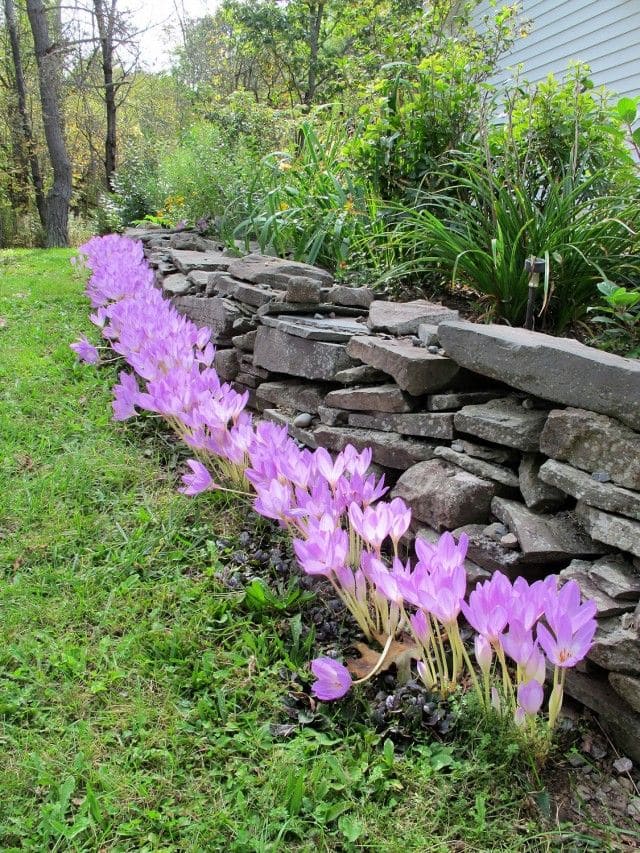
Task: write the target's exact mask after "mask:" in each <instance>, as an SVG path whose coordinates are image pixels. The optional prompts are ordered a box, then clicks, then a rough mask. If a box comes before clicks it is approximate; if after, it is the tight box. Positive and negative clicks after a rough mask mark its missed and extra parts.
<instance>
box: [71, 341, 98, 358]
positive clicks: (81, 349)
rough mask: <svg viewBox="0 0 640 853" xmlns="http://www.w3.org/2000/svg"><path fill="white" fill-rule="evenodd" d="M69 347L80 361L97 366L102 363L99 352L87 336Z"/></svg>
mask: <svg viewBox="0 0 640 853" xmlns="http://www.w3.org/2000/svg"><path fill="white" fill-rule="evenodd" d="M69 346H70V347H71V349H72V350H73V351H74V352H75V354H76V355H77V357H78V361H83V362H85V364H97V363H98V362H99V361H100V355H99V354H98V350H97V349H96V348H95V347H94V345H93V344H92V343H89V341H88V340H87V338H86V336H85V335H83V336H82V337H81V338H80V340H79V341H76V342H75V343H74V344H70V345H69Z"/></svg>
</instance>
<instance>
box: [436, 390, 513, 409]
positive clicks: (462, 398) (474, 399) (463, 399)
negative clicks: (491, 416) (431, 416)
mask: <svg viewBox="0 0 640 853" xmlns="http://www.w3.org/2000/svg"><path fill="white" fill-rule="evenodd" d="M503 394H504V392H503V391H498V390H494V391H450V392H448V393H446V394H431V395H430V396H429V397H427V409H428V411H430V412H453V411H456V410H457V409H461V408H462V407H463V406H473V405H475V404H476V403H488V402H489V400H495V399H496V398H497V397H501V396H503Z"/></svg>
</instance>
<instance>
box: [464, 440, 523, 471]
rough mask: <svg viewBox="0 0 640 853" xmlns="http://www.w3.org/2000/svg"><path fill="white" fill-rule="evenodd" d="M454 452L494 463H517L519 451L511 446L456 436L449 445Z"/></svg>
mask: <svg viewBox="0 0 640 853" xmlns="http://www.w3.org/2000/svg"><path fill="white" fill-rule="evenodd" d="M451 449H452V450H455V451H456V453H466V454H467V456H474V457H475V458H476V459H484V460H485V461H486V462H495V463H496V465H511V466H514V465H517V464H518V462H519V460H520V453H519V452H518V451H517V450H516V449H515V448H513V447H500V446H499V445H497V444H478V443H477V442H475V441H467V439H466V438H460V437H458V438H456V440H455V441H454V443H453V444H452V445H451Z"/></svg>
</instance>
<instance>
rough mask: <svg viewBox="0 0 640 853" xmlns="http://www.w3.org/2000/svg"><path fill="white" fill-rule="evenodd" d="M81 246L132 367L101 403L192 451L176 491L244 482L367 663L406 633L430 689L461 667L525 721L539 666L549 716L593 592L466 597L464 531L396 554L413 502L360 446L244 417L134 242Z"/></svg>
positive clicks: (340, 680) (239, 400)
mask: <svg viewBox="0 0 640 853" xmlns="http://www.w3.org/2000/svg"><path fill="white" fill-rule="evenodd" d="M81 251H82V253H83V254H84V255H85V256H86V264H87V266H88V267H89V269H90V271H91V277H90V280H89V283H88V286H87V293H88V295H89V298H90V299H91V303H92V305H93V308H94V313H93V314H92V315H91V319H92V321H93V322H94V323H95V325H96V326H98V328H100V330H101V332H102V335H103V336H104V337H105V338H106V339H107V341H108V342H109V344H110V346H111V347H112V348H113V349H114V350H115V351H116V352H117V353H118V354H119V355H120V356H121V357H122V358H123V359H124V360H125V361H126V362H127V364H128V365H129V366H130V368H131V370H130V371H122V372H121V373H120V376H119V382H118V384H117V385H116V386H115V389H114V394H115V399H114V402H113V411H114V418H115V419H116V420H124V419H126V418H129V417H131V416H133V415H135V414H136V413H137V411H138V410H146V411H149V412H153V413H156V414H158V415H160V416H161V417H162V418H164V419H165V420H166V421H167V422H168V423H169V424H171V426H172V427H173V428H174V429H175V430H176V432H177V433H178V435H179V436H180V437H181V438H182V439H183V440H184V441H185V442H186V443H187V444H188V445H189V446H190V447H191V448H192V449H193V451H194V455H195V456H196V458H195V459H191V460H189V462H188V466H189V472H188V473H186V474H185V475H184V476H183V484H184V485H183V487H182V489H181V491H182V492H183V493H184V494H187V495H196V494H199V493H201V492H204V491H206V490H208V489H213V488H221V486H219V485H218V482H216V481H219V482H222V483H224V487H228V486H229V487H232V488H234V489H242V491H243V492H244V493H246V491H247V490H248V489H249V488H251V489H252V490H253V492H254V493H255V497H254V503H253V506H254V509H255V510H256V512H258V513H260V514H261V515H263V516H265V517H267V518H270V519H273V520H275V521H276V522H277V523H278V524H279V525H280V526H281V527H283V528H284V529H286V530H287V531H288V533H289V534H290V535H291V537H292V540H293V548H294V550H295V554H296V557H297V559H298V562H299V563H300V566H301V567H302V569H303V570H304V571H305V572H306V573H307V574H310V575H320V576H323V577H324V578H326V579H327V580H328V581H329V583H331V585H332V586H333V588H334V590H335V592H336V593H337V595H338V596H339V597H340V599H341V600H342V602H343V603H344V605H345V606H346V607H347V608H348V610H349V611H350V612H351V613H352V614H353V616H354V618H355V619H356V621H357V623H358V625H359V627H360V629H361V630H362V632H363V634H364V635H365V637H366V638H367V639H368V640H369V641H374V642H377V643H379V644H380V645H381V646H383V647H384V648H383V651H382V653H381V655H380V659H379V661H378V664H377V665H376V667H375V668H374V670H373V672H376V671H378V670H379V668H380V667H381V666H382V663H383V661H384V657H385V655H386V654H387V652H388V650H389V648H390V645H391V642H392V640H393V638H395V637H400V636H402V635H403V634H408V635H410V636H411V637H412V639H413V642H414V644H415V645H414V648H413V650H412V653H411V654H412V657H413V658H414V659H415V660H416V661H417V671H418V674H419V677H420V678H421V679H422V681H423V682H424V684H425V685H426V686H427V688H428V689H429V690H432V691H434V692H439V693H441V694H442V695H447V694H449V693H451V692H452V691H453V690H455V689H457V687H458V686H459V685H460V683H461V682H462V681H463V680H464V679H465V678H466V677H468V678H469V679H470V680H471V682H472V684H473V686H474V687H475V689H476V691H477V694H478V697H479V700H480V702H481V703H482V705H483V706H484V707H485V708H486V710H487V711H489V710H490V709H495V710H497V711H498V712H500V713H503V714H504V713H509V714H513V715H514V717H515V720H516V722H517V723H519V724H523V725H528V724H529V723H530V722H531V721H532V720H534V719H535V718H536V716H537V715H538V713H539V711H540V710H541V708H542V705H543V701H544V691H543V684H544V680H545V675H546V670H547V666H549V667H550V668H551V667H552V668H553V671H554V678H553V688H552V691H551V696H550V699H549V706H548V711H549V724H550V726H551V727H552V726H553V725H554V723H555V720H556V719H557V716H558V713H559V710H560V707H561V704H562V694H563V687H564V673H565V672H566V669H567V668H568V667H571V666H574V665H575V664H576V663H577V662H578V661H580V660H581V659H582V658H583V657H584V656H585V655H586V654H587V652H588V650H589V648H590V645H591V643H592V640H593V635H594V632H595V629H596V622H595V618H594V616H595V609H596V608H595V604H594V603H593V602H586V603H583V602H582V601H581V596H580V590H579V588H578V586H577V585H576V584H575V583H574V582H569V583H567V584H565V585H564V586H563V587H562V588H559V587H558V579H557V577H555V576H551V577H549V578H547V579H546V580H544V581H537V582H535V583H533V584H529V583H527V581H526V580H524V579H523V578H518V579H517V580H516V581H515V582H514V583H511V582H510V581H509V580H508V578H506V577H505V576H504V575H502V574H501V573H499V572H496V573H495V574H494V575H493V576H492V577H491V579H490V580H487V581H485V582H484V583H480V584H478V585H477V586H476V588H475V589H474V590H473V591H472V592H471V593H470V594H469V595H468V597H467V577H466V572H465V567H464V561H465V555H466V549H467V541H466V537H465V536H464V535H463V536H461V537H460V541H459V542H458V543H456V542H455V541H454V539H453V537H452V536H451V534H449V533H445V534H444V535H443V536H442V537H441V538H440V540H439V541H438V542H437V543H435V544H432V543H429V542H426V541H424V540H422V539H418V540H417V541H416V545H415V550H416V560H415V562H414V563H413V564H412V563H411V561H408V562H406V563H403V562H402V560H401V558H400V543H401V540H402V539H403V537H404V536H405V534H406V533H407V531H408V530H409V527H410V524H411V511H410V509H409V508H408V507H407V506H406V505H405V504H404V502H403V501H402V500H400V499H398V498H396V499H394V500H391V501H385V500H382V498H383V497H384V495H385V494H386V492H387V488H386V487H385V484H384V477H379V478H378V477H377V476H376V475H375V474H374V473H371V451H370V450H368V449H367V450H364V451H362V452H358V451H357V450H356V449H355V448H353V447H351V446H348V447H346V448H345V449H344V450H343V451H341V452H340V453H338V454H337V455H336V456H335V457H332V456H331V455H330V454H329V453H328V452H327V451H326V450H325V449H324V448H318V449H317V450H315V451H313V452H312V451H310V450H308V449H302V448H300V447H298V445H297V444H296V443H295V442H294V441H293V440H292V439H291V438H290V437H289V435H288V433H287V428H286V427H283V426H277V425H276V424H273V423H270V422H254V421H253V419H252V417H251V415H250V414H249V413H248V412H247V411H246V410H245V407H246V402H247V395H246V394H239V393H238V392H236V391H235V390H234V389H233V388H232V387H231V386H230V385H228V384H222V383H221V382H220V380H219V377H218V375H217V373H216V371H215V369H214V368H213V358H214V354H215V351H214V347H213V345H212V343H211V333H210V330H209V329H206V328H203V329H198V327H197V326H195V325H194V324H193V323H192V322H191V321H190V320H188V319H186V318H184V317H182V316H181V315H180V314H178V312H177V311H176V310H175V309H174V307H173V306H172V304H171V303H170V301H168V300H166V299H164V298H163V297H162V295H161V293H160V291H159V290H158V289H157V288H156V286H155V284H154V276H153V272H152V271H151V270H150V269H149V267H148V266H147V264H146V262H145V260H144V257H143V253H142V247H141V245H140V244H139V243H136V242H133V241H131V240H127V239H126V238H123V237H118V236H109V237H102V238H94V239H92V240H90V241H89V242H88V243H87V244H85V246H83V247H82V250H81ZM72 346H73V349H74V350H75V351H76V353H77V354H78V357H79V358H81V359H83V360H85V361H88V362H91V363H95V362H96V361H97V360H98V352H97V350H96V348H95V347H93V346H92V345H91V344H90V343H89V342H88V341H87V340H86V339H82V340H81V341H79V342H78V343H77V344H73V345H72ZM212 472H213V475H212ZM460 615H462V616H463V617H464V618H465V620H466V621H467V623H468V624H469V625H470V626H471V627H472V629H473V630H474V632H475V637H474V651H475V659H476V664H477V666H474V664H473V663H472V661H471V658H470V655H469V652H468V651H467V649H466V647H465V644H464V643H463V641H462V637H461V634H460V627H459V620H460ZM477 670H479V676H478V672H477ZM312 671H313V673H314V675H315V676H316V681H315V682H314V685H313V688H312V689H313V692H314V694H315V696H316V697H317V698H319V699H321V700H324V701H328V700H332V699H337V698H340V697H342V696H344V695H345V694H346V693H347V692H348V691H349V689H350V688H351V685H352V684H353V683H354V682H353V681H352V679H351V675H350V673H349V671H348V669H347V668H346V667H345V666H343V665H342V664H341V663H339V662H338V661H336V660H334V659H333V658H328V657H321V658H317V659H316V660H315V661H313V662H312ZM371 674H373V673H371ZM371 674H370V675H371ZM370 675H369V676H368V677H370Z"/></svg>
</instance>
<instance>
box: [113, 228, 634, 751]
mask: <svg viewBox="0 0 640 853" xmlns="http://www.w3.org/2000/svg"><path fill="white" fill-rule="evenodd" d="M129 236H133V237H137V238H138V239H142V241H143V243H144V245H145V250H146V254H147V257H148V259H149V262H150V263H151V264H152V266H153V267H155V269H156V272H157V278H158V283H159V285H160V286H162V287H163V289H164V292H165V293H166V294H167V295H169V296H171V297H173V299H174V304H175V305H176V307H177V308H178V309H179V310H180V311H182V312H183V313H185V314H187V315H188V316H189V317H191V318H192V319H193V320H194V321H195V322H196V323H200V324H203V325H207V326H209V327H211V329H212V330H213V340H214V343H216V345H217V347H218V351H217V354H216V359H215V366H216V369H217V371H218V373H219V374H220V376H221V377H222V378H223V379H224V380H225V381H228V382H232V383H234V385H235V386H236V387H237V388H238V389H239V390H248V391H249V404H250V406H251V408H253V409H254V410H256V411H257V412H259V413H261V415H262V416H263V417H265V418H270V419H272V420H274V421H277V422H279V423H283V424H287V425H288V427H289V431H290V434H291V435H292V436H293V437H294V438H295V439H297V440H298V441H300V442H302V443H304V444H306V445H307V446H309V447H311V448H315V447H317V446H319V445H322V446H324V447H327V448H328V449H330V450H335V451H337V450H340V449H342V448H343V447H344V446H345V445H346V444H349V443H351V444H353V445H355V446H356V447H357V448H363V447H367V446H368V447H371V448H372V450H373V459H374V462H375V463H376V465H378V466H380V467H381V468H383V469H385V471H386V474H387V477H388V479H389V481H390V482H391V483H392V484H393V492H392V494H393V495H394V496H400V497H402V498H403V499H404V500H405V501H406V502H407V503H408V504H409V505H410V506H411V508H412V512H413V518H414V530H413V533H414V535H415V534H416V533H418V532H419V533H420V534H421V535H423V536H426V537H434V536H436V535H437V533H438V532H440V531H443V530H452V531H453V532H454V533H455V534H456V535H457V534H460V533H461V532H463V531H464V532H466V533H467V534H468V536H469V540H470V545H469V552H468V561H467V570H468V574H469V576H470V578H472V579H479V578H483V577H486V576H488V575H489V574H490V573H491V572H493V571H496V570H500V571H502V572H504V573H505V574H507V575H508V576H509V577H511V578H513V577H515V576H517V575H523V576H525V577H526V578H528V579H535V578H538V577H543V576H545V575H547V574H550V573H552V572H559V573H560V575H561V577H562V578H565V579H569V578H572V579H575V580H576V581H577V582H578V584H579V585H580V587H581V588H582V591H583V593H584V595H585V596H588V597H590V598H594V599H595V600H596V602H597V606H598V620H599V628H598V632H597V635H596V642H595V645H594V647H593V649H592V651H591V652H590V654H589V657H588V660H587V661H586V662H585V663H584V665H583V666H582V667H579V668H578V670H577V671H576V672H575V673H572V674H571V675H570V677H569V679H568V684H567V687H568V692H569V693H570V694H573V695H574V696H575V697H576V698H577V699H578V700H579V701H581V702H582V703H583V704H585V705H586V706H588V707H590V708H591V709H593V710H594V711H595V712H596V713H598V714H599V716H600V718H601V720H602V722H603V724H604V725H605V726H606V727H607V728H608V729H609V730H610V732H611V734H612V735H613V736H614V737H615V738H616V740H617V741H618V743H619V745H620V746H621V748H622V749H623V750H624V751H625V752H626V753H627V754H628V755H630V756H632V757H633V758H635V759H636V760H640V362H638V361H635V360H631V359H624V358H620V357H618V356H613V355H609V354H607V353H603V352H599V351H597V350H594V349H592V348H590V347H586V346H584V345H582V344H580V343H577V342H576V341H573V340H569V339H563V338H553V337H549V336H547V335H542V334H539V333H535V332H527V331H525V330H522V329H513V328H509V327H506V326H497V325H480V324H474V323H468V322H463V321H461V320H460V319H459V317H458V314H457V312H456V311H452V310H450V309H448V308H446V307H444V306H442V305H438V304H434V303H431V302H427V301H424V300H418V301H414V302H409V303H404V304H397V303H392V302H386V301H382V300H380V299H379V298H377V297H376V295H375V294H374V292H373V291H371V290H369V289H367V288H357V289H353V288H348V287H344V286H341V285H337V284H335V283H334V281H333V278H332V276H331V275H330V274H329V273H327V272H326V271H324V270H321V269H318V268H315V267H310V266H307V265H305V264H298V263H295V262H292V261H288V260H282V259H279V258H272V257H265V256H261V255H259V254H257V253H256V254H250V255H247V256H245V257H241V258H236V257H233V256H231V254H230V253H229V252H228V251H226V250H224V247H223V246H222V245H219V244H217V243H216V242H215V241H207V240H203V239H202V238H200V237H198V236H197V235H194V234H190V233H188V232H181V233H174V234H168V233H166V232H158V231H149V232H144V231H139V230H134V231H132V232H130V233H129ZM407 544H408V547H410V545H411V543H410V542H409V543H407Z"/></svg>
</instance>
